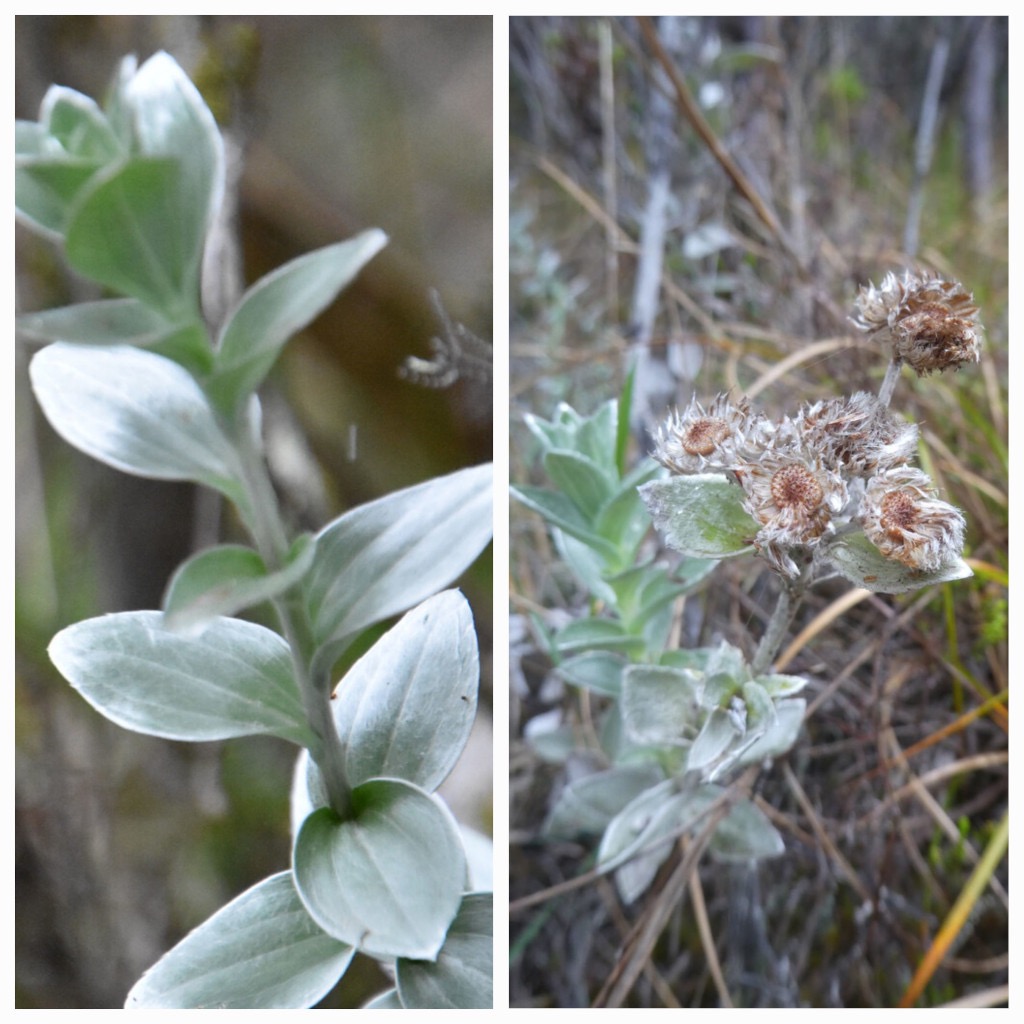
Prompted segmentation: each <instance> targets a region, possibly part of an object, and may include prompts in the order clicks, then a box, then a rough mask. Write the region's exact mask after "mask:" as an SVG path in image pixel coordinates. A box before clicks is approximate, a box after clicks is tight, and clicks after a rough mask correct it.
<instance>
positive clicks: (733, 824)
mask: <svg viewBox="0 0 1024 1024" xmlns="http://www.w3.org/2000/svg"><path fill="white" fill-rule="evenodd" d="M709 849H710V851H711V853H712V854H713V856H714V857H715V858H716V859H717V860H726V861H745V860H763V859H765V858H767V857H778V856H779V855H780V854H782V853H784V852H785V850H786V847H785V844H784V843H783V841H782V836H780V835H779V833H778V831H777V830H776V828H775V826H774V825H773V824H772V823H771V822H770V821H769V820H768V818H767V817H766V816H765V814H764V812H763V811H762V810H761V809H760V808H758V807H756V806H755V805H754V804H752V803H751V802H750V801H749V800H742V801H740V802H739V803H737V804H735V805H734V806H733V807H731V808H730V809H729V813H728V814H727V815H726V816H725V817H724V818H723V819H722V821H721V822H719V824H718V827H717V828H716V829H715V832H714V835H713V836H712V837H711V842H710V844H709Z"/></svg>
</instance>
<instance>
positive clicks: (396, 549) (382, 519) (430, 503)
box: [305, 463, 494, 648]
mask: <svg viewBox="0 0 1024 1024" xmlns="http://www.w3.org/2000/svg"><path fill="white" fill-rule="evenodd" d="M493 475H494V474H493V467H492V466H491V465H490V464H489V463H488V464H486V465H480V466H473V467H471V468H469V469H463V470H459V471H457V472H455V473H450V474H448V475H447V476H443V477H437V478H436V479H434V480H428V481H427V482H426V483H422V484H417V485H415V486H413V487H408V488H405V489H404V490H401V491H396V492H395V493H393V494H389V495H386V496H385V497H383V498H378V499H377V500H376V501H371V502H368V503H367V504H365V505H360V506H359V507H358V508H354V509H352V510H350V511H349V512H346V513H345V514H344V515H342V516H340V517H339V518H338V519H335V520H334V522H332V523H329V524H328V525H327V526H325V527H324V528H323V530H321V532H320V534H319V535H318V536H317V557H316V561H315V562H314V564H313V568H312V569H311V571H310V573H309V575H308V576H307V578H306V580H305V588H306V596H307V602H308V607H309V613H310V617H311V619H312V621H313V625H314V632H315V634H316V640H317V642H318V643H319V644H321V645H323V646H325V647H328V648H329V647H330V646H332V645H334V644H336V643H340V642H344V641H345V640H346V639H348V638H350V637H352V636H353V635H354V634H355V633H357V632H359V631H360V630H363V629H365V628H366V627H367V626H369V625H372V624H373V623H375V622H380V621H382V620H384V619H387V618H389V617H390V616H392V615H395V614H397V613H399V612H403V611H405V610H406V609H407V608H411V607H412V606H413V605H416V604H418V603H419V602H420V601H422V600H424V599H425V598H427V597H429V596H430V595H431V594H434V593H436V592H437V591H438V590H440V589H441V588H443V587H446V586H448V584H450V583H451V582H452V581H453V580H454V579H455V578H456V577H458V576H459V575H460V574H461V573H463V572H464V571H465V570H466V569H467V568H468V567H469V565H470V564H471V563H472V562H473V560H474V559H475V558H476V557H477V556H478V555H479V554H480V552H481V551H482V550H483V549H484V547H486V545H487V544H488V542H489V541H490V539H491V531H492V528H493V526H492V518H491V487H492V483H493Z"/></svg>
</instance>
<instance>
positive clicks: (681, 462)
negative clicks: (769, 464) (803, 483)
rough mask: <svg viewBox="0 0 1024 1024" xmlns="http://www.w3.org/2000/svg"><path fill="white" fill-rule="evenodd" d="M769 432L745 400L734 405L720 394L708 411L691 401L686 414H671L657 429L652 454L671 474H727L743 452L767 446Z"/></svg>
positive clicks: (695, 400) (765, 421) (764, 423)
mask: <svg viewBox="0 0 1024 1024" xmlns="http://www.w3.org/2000/svg"><path fill="white" fill-rule="evenodd" d="M770 429H771V428H770V426H769V424H768V421H767V420H766V419H765V418H764V416H762V415H760V414H756V415H755V414H753V413H752V412H751V411H750V403H749V402H748V401H747V400H746V399H745V398H744V399H741V400H740V401H739V402H738V403H736V404H733V403H731V402H730V401H729V400H728V398H727V397H726V396H725V395H719V396H718V397H717V398H715V399H714V401H712V402H711V404H710V405H709V406H708V407H707V409H704V408H703V406H701V404H700V403H699V402H698V401H697V399H696V398H693V399H691V401H690V404H689V406H687V408H686V411H685V412H682V413H679V412H676V413H673V414H672V415H671V416H670V417H669V418H668V421H667V422H666V423H664V424H663V425H662V426H661V427H660V428H659V430H658V436H657V439H656V444H655V448H654V451H653V452H652V455H653V456H654V458H655V459H657V460H658V462H660V463H661V464H662V465H663V466H666V467H667V468H668V469H670V470H671V471H672V472H673V473H679V474H689V473H703V472H707V471H709V470H710V471H716V470H719V471H723V472H726V471H729V470H731V469H732V468H733V466H734V465H735V464H736V462H737V460H739V459H740V458H741V454H740V453H741V452H742V451H748V450H757V449H758V448H759V447H760V446H762V445H763V444H764V443H766V441H767V439H768V437H769V434H770Z"/></svg>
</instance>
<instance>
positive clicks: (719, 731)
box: [686, 708, 742, 771]
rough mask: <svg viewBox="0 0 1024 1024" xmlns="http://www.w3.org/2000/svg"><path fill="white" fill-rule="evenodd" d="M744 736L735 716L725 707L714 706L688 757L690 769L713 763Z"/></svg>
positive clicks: (695, 769)
mask: <svg viewBox="0 0 1024 1024" xmlns="http://www.w3.org/2000/svg"><path fill="white" fill-rule="evenodd" d="M741 736H742V733H741V732H740V730H739V729H738V728H737V723H736V721H735V718H734V717H733V716H732V715H730V714H729V712H728V711H726V710H724V709H723V708H713V709H712V710H711V712H710V713H709V714H708V717H707V718H706V719H705V721H704V725H703V727H702V728H701V730H700V732H699V733H698V734H697V738H696V739H695V740H694V741H693V746H691V747H690V753H689V755H688V756H687V759H686V767H687V769H688V770H689V771H698V770H700V769H701V768H708V767H710V766H711V765H713V764H714V763H715V762H716V761H717V760H718V759H719V758H720V757H722V755H723V754H725V752H726V751H727V750H728V749H729V748H730V747H731V746H732V745H733V743H734V742H735V741H736V740H737V739H739V738H740V737H741Z"/></svg>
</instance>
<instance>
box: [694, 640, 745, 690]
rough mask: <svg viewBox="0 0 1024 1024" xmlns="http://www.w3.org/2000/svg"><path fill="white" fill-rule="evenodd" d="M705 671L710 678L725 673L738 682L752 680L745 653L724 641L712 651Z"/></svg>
mask: <svg viewBox="0 0 1024 1024" xmlns="http://www.w3.org/2000/svg"><path fill="white" fill-rule="evenodd" d="M705 671H706V672H707V674H708V675H709V676H713V675H718V674H719V673H725V674H726V675H728V676H732V678H733V679H735V680H737V681H738V682H743V681H744V680H746V679H749V678H750V672H749V670H748V669H747V663H746V661H745V660H744V658H743V652H742V651H741V650H740V649H739V648H738V647H733V645H732V644H730V643H726V641H724V640H723V641H722V642H721V643H720V644H719V645H718V646H717V647H714V648H712V649H711V651H710V653H709V654H708V660H707V665H706V667H705Z"/></svg>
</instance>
